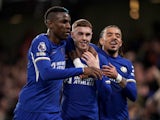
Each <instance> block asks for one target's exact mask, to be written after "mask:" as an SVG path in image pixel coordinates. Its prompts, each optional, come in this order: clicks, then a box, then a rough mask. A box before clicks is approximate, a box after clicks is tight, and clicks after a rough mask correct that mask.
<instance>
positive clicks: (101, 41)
mask: <svg viewBox="0 0 160 120" xmlns="http://www.w3.org/2000/svg"><path fill="white" fill-rule="evenodd" d="M99 44H100V45H102V46H103V44H104V39H103V38H100V39H99Z"/></svg>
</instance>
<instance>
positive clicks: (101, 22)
mask: <svg viewBox="0 0 160 120" xmlns="http://www.w3.org/2000/svg"><path fill="white" fill-rule="evenodd" d="M130 1H131V0H0V119H1V120H12V117H13V111H14V108H15V105H16V103H17V100H18V95H19V92H20V90H21V88H22V87H23V86H24V84H25V83H26V78H27V75H26V71H27V70H26V68H27V59H26V54H27V51H28V48H29V46H30V43H31V41H32V39H33V38H34V37H35V36H36V35H37V34H39V33H42V32H46V30H47V29H46V26H45V24H44V22H43V15H44V13H45V11H46V10H47V9H48V8H49V7H51V6H55V5H60V6H64V7H66V8H67V9H68V10H69V11H70V15H71V17H72V21H71V23H73V22H74V21H75V20H77V19H80V18H84V19H87V20H89V21H90V22H91V23H92V25H93V33H94V34H93V39H92V42H93V43H97V42H98V38H99V34H100V32H101V30H102V29H103V28H104V27H105V26H107V25H111V24H115V25H118V26H119V27H120V28H121V30H122V34H123V41H124V42H123V50H124V53H125V54H124V57H126V58H128V59H130V60H131V62H133V65H134V67H135V79H136V81H137V92H138V96H137V100H136V102H131V101H128V103H129V105H128V110H129V115H130V120H160V0H132V2H134V1H138V2H139V10H138V11H137V12H138V13H139V19H133V18H132V17H131V16H130V14H129V13H130V10H131V8H130ZM133 6H134V7H136V5H135V4H134V5H133ZM134 10H135V9H134Z"/></svg>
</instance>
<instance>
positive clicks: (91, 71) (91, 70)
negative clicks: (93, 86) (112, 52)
mask: <svg viewBox="0 0 160 120" xmlns="http://www.w3.org/2000/svg"><path fill="white" fill-rule="evenodd" d="M84 75H88V76H91V77H94V78H97V79H102V75H103V74H102V71H101V70H100V69H98V68H95V67H85V68H84Z"/></svg>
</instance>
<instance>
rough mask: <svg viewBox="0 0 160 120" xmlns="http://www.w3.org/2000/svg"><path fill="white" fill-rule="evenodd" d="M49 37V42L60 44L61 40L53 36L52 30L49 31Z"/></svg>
mask: <svg viewBox="0 0 160 120" xmlns="http://www.w3.org/2000/svg"><path fill="white" fill-rule="evenodd" d="M47 35H48V38H49V40H51V41H52V42H53V43H55V44H59V43H60V40H59V39H58V38H57V37H56V36H55V35H54V34H53V32H51V31H50V29H48V30H47Z"/></svg>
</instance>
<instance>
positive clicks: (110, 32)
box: [99, 26, 122, 57]
mask: <svg viewBox="0 0 160 120" xmlns="http://www.w3.org/2000/svg"><path fill="white" fill-rule="evenodd" d="M99 42H100V44H101V45H102V49H103V50H104V51H105V52H107V53H108V54H109V55H112V56H114V57H116V56H117V55H118V52H119V48H120V47H121V46H122V34H121V30H120V29H119V28H118V27H115V26H113V27H107V28H106V29H105V30H104V31H103V35H102V38H100V41H99Z"/></svg>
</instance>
